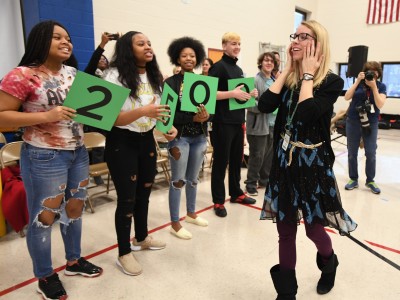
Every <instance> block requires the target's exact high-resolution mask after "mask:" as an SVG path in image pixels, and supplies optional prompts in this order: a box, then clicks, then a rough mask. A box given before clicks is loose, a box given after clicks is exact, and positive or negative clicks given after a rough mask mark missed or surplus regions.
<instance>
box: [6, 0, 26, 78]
mask: <svg viewBox="0 0 400 300" xmlns="http://www.w3.org/2000/svg"><path fill="white" fill-rule="evenodd" d="M0 5H1V6H0V39H1V47H0V79H1V78H3V76H4V75H5V74H7V73H8V72H9V71H10V70H11V69H12V68H15V67H16V66H17V64H18V63H19V62H20V60H21V57H22V55H23V54H24V51H25V46H24V35H23V31H22V22H21V9H20V6H19V1H16V0H1V4H0Z"/></svg>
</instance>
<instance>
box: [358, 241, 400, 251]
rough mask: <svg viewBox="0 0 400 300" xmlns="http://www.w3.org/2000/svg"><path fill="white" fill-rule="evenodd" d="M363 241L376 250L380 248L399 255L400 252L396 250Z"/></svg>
mask: <svg viewBox="0 0 400 300" xmlns="http://www.w3.org/2000/svg"><path fill="white" fill-rule="evenodd" d="M365 241H366V242H367V243H368V244H370V245H372V246H375V247H378V248H381V249H385V250H388V251H392V252H394V253H397V254H400V250H396V249H393V248H389V247H386V246H383V245H380V244H376V243H374V242H370V241H367V240H365Z"/></svg>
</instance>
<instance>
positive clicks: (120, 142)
mask: <svg viewBox="0 0 400 300" xmlns="http://www.w3.org/2000/svg"><path fill="white" fill-rule="evenodd" d="M105 159H106V161H107V165H108V168H109V170H110V173H111V178H112V180H113V181H114V185H115V189H116V191H117V209H116V211H115V229H116V232H117V240H118V251H119V256H123V255H125V254H128V253H130V252H131V249H130V234H131V225H132V217H133V219H134V225H135V237H136V239H137V241H139V242H141V241H143V240H144V239H145V238H146V237H147V232H148V229H147V215H148V210H149V198H150V193H151V186H152V184H153V181H154V177H155V175H156V163H157V153H156V148H155V141H154V137H153V130H150V131H148V132H145V133H137V132H133V131H130V130H127V129H120V128H117V127H113V129H112V130H111V131H110V132H109V133H108V134H107V140H106V148H105Z"/></svg>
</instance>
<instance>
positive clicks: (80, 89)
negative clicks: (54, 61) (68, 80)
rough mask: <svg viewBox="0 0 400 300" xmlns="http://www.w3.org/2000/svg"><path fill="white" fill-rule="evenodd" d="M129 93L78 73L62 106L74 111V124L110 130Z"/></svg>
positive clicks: (117, 86) (109, 83)
mask: <svg viewBox="0 0 400 300" xmlns="http://www.w3.org/2000/svg"><path fill="white" fill-rule="evenodd" d="M129 93H130V90H129V89H127V88H124V87H122V86H119V85H116V84H113V83H111V82H108V81H105V80H103V79H100V78H98V77H95V76H92V75H89V74H86V73H84V72H79V71H78V73H77V74H76V77H75V80H74V83H73V84H72V86H71V89H70V91H69V92H68V95H67V98H66V99H65V101H64V106H67V107H70V108H73V109H75V110H76V117H75V118H74V120H75V121H76V122H79V123H82V124H86V125H89V126H93V127H97V128H101V129H105V130H111V127H112V126H113V125H114V122H115V120H116V119H117V116H118V114H119V112H120V111H121V107H122V105H123V104H124V102H125V100H126V98H127V97H128V95H129Z"/></svg>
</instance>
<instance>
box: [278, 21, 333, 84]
mask: <svg viewBox="0 0 400 300" xmlns="http://www.w3.org/2000/svg"><path fill="white" fill-rule="evenodd" d="M301 25H304V26H305V27H307V28H308V29H310V30H311V31H312V33H313V34H314V36H315V37H316V41H315V42H316V43H317V42H319V43H320V45H321V48H320V49H321V51H320V53H321V54H323V55H324V58H323V60H322V62H321V65H320V67H319V68H318V70H317V72H316V73H315V74H314V87H316V86H318V85H319V84H320V83H321V82H322V81H323V80H324V78H325V77H326V74H328V72H329V71H330V70H329V64H330V61H331V49H330V45H329V36H328V31H327V30H326V29H325V27H324V26H322V25H321V24H320V23H318V22H317V21H314V20H309V21H303V22H301ZM300 64H301V61H296V62H294V72H293V73H291V74H290V75H289V76H288V78H287V79H286V86H288V87H290V88H294V87H296V85H297V83H298V82H299V80H301V78H302V77H303V74H300Z"/></svg>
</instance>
